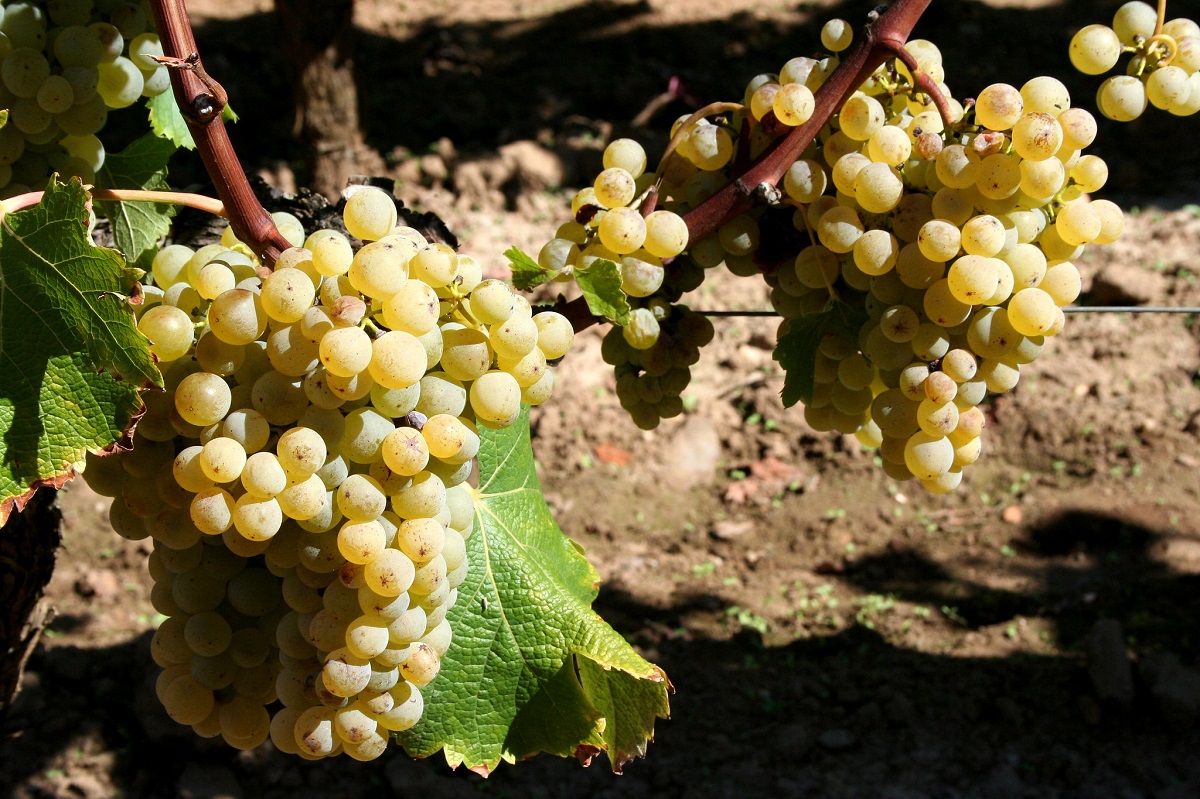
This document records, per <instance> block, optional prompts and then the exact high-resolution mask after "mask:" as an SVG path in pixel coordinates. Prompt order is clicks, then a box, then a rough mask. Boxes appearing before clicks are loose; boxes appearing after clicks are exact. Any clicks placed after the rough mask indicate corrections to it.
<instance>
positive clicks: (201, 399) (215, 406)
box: [175, 372, 232, 427]
mask: <svg viewBox="0 0 1200 799" xmlns="http://www.w3.org/2000/svg"><path fill="white" fill-rule="evenodd" d="M231 400H232V394H231V392H230V390H229V384H228V383H226V382H225V380H224V379H222V378H221V377H220V376H218V375H214V374H207V373H204V372H199V373H196V374H192V375H188V376H187V377H185V378H184V379H183V380H182V381H181V382H180V383H179V385H178V387H177V388H176V389H175V409H176V410H177V411H178V412H179V415H180V416H182V417H183V418H184V420H186V421H187V422H188V423H189V424H194V425H198V426H200V427H206V426H208V425H210V424H215V423H217V422H219V421H221V420H222V419H223V418H225V414H227V413H228V412H229V406H230V402H231Z"/></svg>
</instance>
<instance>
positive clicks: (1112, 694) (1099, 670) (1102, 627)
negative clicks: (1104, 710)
mask: <svg viewBox="0 0 1200 799" xmlns="http://www.w3.org/2000/svg"><path fill="white" fill-rule="evenodd" d="M1087 670H1088V676H1089V677H1090V678H1091V680H1092V688H1093V689H1095V691H1096V696H1098V697H1100V700H1101V701H1102V702H1112V703H1114V704H1117V705H1119V706H1120V707H1123V708H1128V707H1129V706H1130V705H1131V704H1133V667H1132V666H1131V665H1130V663H1129V656H1128V655H1127V654H1126V651H1125V633H1124V632H1123V631H1122V630H1121V623H1120V622H1119V621H1117V620H1116V619H1100V620H1099V621H1097V622H1096V623H1095V624H1093V625H1092V630H1091V632H1089V633H1088V637H1087Z"/></svg>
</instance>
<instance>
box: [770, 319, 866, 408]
mask: <svg viewBox="0 0 1200 799" xmlns="http://www.w3.org/2000/svg"><path fill="white" fill-rule="evenodd" d="M866 319H867V317H866V312H865V311H863V310H862V309H861V307H853V306H851V305H849V304H847V303H844V302H839V301H837V300H831V301H830V302H829V304H827V305H826V306H825V308H824V310H822V311H819V312H818V313H811V314H805V315H804V316H799V317H796V318H795V319H792V320H791V322H790V323H789V325H788V331H787V332H786V333H784V334H783V336H782V337H780V339H779V342H778V343H777V344H776V345H775V352H774V353H773V355H772V357H774V359H775V360H777V361H779V365H780V366H782V367H783V372H784V378H783V406H784V407H785V408H790V407H792V406H793V405H795V404H796V403H797V402H804V403H808V402H811V401H812V398H813V387H814V373H815V370H816V364H817V347H818V346H819V345H820V344H821V339H822V338H824V337H825V336H826V335H827V334H829V333H838V334H841V335H843V336H845V337H846V338H848V339H850V340H851V341H857V340H858V330H859V328H860V327H862V325H863V323H864V322H865V321H866Z"/></svg>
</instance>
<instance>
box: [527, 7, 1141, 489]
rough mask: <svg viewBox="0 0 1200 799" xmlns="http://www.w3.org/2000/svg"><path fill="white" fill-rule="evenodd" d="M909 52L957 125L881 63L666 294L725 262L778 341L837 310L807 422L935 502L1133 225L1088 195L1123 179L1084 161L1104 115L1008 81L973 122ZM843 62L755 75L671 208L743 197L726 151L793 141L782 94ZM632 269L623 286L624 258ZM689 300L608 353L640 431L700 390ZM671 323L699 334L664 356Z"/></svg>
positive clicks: (663, 306)
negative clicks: (1086, 257) (726, 190)
mask: <svg viewBox="0 0 1200 799" xmlns="http://www.w3.org/2000/svg"><path fill="white" fill-rule="evenodd" d="M822 41H823V42H824V44H825V45H826V47H827V48H828V49H830V50H832V51H835V52H836V51H840V50H842V49H845V47H847V46H848V45H849V43H850V31H849V26H848V25H847V24H846V23H844V22H842V21H840V20H834V21H832V22H831V23H829V24H828V25H826V27H825V29H824V30H823V31H822ZM906 50H907V51H908V52H909V54H910V55H911V56H912V58H913V60H915V62H916V63H917V64H918V65H919V67H920V69H921V71H922V72H924V73H925V75H926V76H927V77H928V78H929V79H930V80H932V81H933V82H934V83H936V84H938V87H939V89H940V90H941V93H942V94H943V96H944V97H945V98H946V105H947V106H948V108H947V110H948V116H949V117H950V121H949V123H947V120H945V119H944V118H943V116H942V114H941V113H940V112H939V109H938V107H937V105H936V104H935V103H934V101H933V99H932V98H931V97H929V96H928V94H926V93H925V92H923V91H922V90H921V89H920V88H919V87H918V86H917V85H916V81H915V80H914V78H913V76H912V74H911V73H910V72H909V70H908V68H907V67H905V65H904V63H903V62H901V61H899V60H892V61H889V62H887V63H885V64H884V65H882V66H881V67H880V68H879V69H878V70H877V71H876V72H875V73H874V74H873V75H871V76H870V77H869V78H868V79H867V80H866V81H865V82H864V83H863V84H862V85H861V86H860V87H859V89H858V91H856V92H855V93H854V94H853V96H852V97H850V98H849V99H848V100H847V101H846V102H845V104H844V105H843V107H842V108H841V109H839V111H838V113H836V114H835V115H834V116H833V117H832V119H831V120H830V124H829V125H828V126H826V127H825V128H824V129H823V130H822V131H821V132H820V133H819V135H818V136H817V138H816V139H815V140H814V141H813V142H812V144H810V145H809V147H808V148H807V149H806V150H805V151H804V152H803V153H801V155H800V157H799V158H798V159H797V160H796V161H795V162H794V163H793V164H792V165H791V166H790V167H789V169H788V170H787V172H786V173H785V174H784V176H783V179H782V180H780V181H779V185H778V187H777V188H778V190H779V192H780V195H781V199H780V200H778V201H775V202H771V203H759V204H757V205H756V206H755V207H753V208H752V209H751V210H749V211H747V212H746V213H743V214H741V215H739V216H737V217H735V218H732V219H730V220H728V221H727V222H726V223H725V224H724V225H722V226H721V227H720V228H719V229H718V230H717V231H716V234H715V235H711V236H708V237H706V238H704V239H701V240H698V241H690V242H687V243H686V245H685V249H684V250H683V251H681V252H679V253H678V254H677V255H676V257H675V258H674V260H673V261H671V262H669V263H668V264H666V265H665V271H666V275H665V276H664V277H663V278H662V279H661V281H660V284H659V285H661V286H662V287H666V286H669V285H670V284H671V282H672V279H673V278H675V279H677V280H679V281H681V282H682V283H684V284H685V289H684V290H685V291H686V290H690V289H691V288H695V287H696V285H698V283H699V281H698V280H695V279H694V278H693V277H692V276H693V275H694V274H696V273H697V272H701V273H702V271H703V270H707V269H712V268H716V267H719V266H721V265H725V266H727V267H728V268H729V270H730V271H731V272H733V273H734V274H735V275H739V276H750V275H756V274H762V275H763V276H764V278H765V280H766V281H767V283H768V285H769V286H770V287H771V294H770V300H771V304H772V306H773V307H774V309H775V310H776V311H777V312H778V313H779V315H780V316H782V317H783V322H782V323H781V325H780V328H779V335H780V337H781V338H783V337H785V336H786V335H787V334H788V332H789V330H791V329H792V328H793V325H794V324H798V322H795V321H793V320H800V321H803V322H807V320H808V319H811V318H812V317H813V315H814V314H819V313H822V312H824V311H826V310H827V309H829V308H830V307H833V306H837V307H838V308H839V309H840V310H836V311H835V312H834V313H835V314H836V315H837V318H838V319H841V320H843V324H842V327H843V328H844V329H843V330H842V332H830V333H828V334H826V335H825V336H824V338H823V339H821V340H820V342H819V346H817V347H816V351H815V352H812V353H808V357H810V358H811V359H812V360H811V361H810V363H811V377H812V384H813V386H814V388H813V392H812V397H811V399H809V400H808V401H807V402H806V406H805V410H804V413H805V419H806V420H807V421H808V423H809V425H810V426H812V427H813V428H815V429H817V430H822V431H828V430H837V431H839V432H842V433H845V434H854V435H856V436H857V437H858V439H859V440H860V441H861V442H862V443H863V444H864V445H865V446H867V447H870V448H878V449H879V451H880V456H881V457H880V459H881V461H882V463H883V468H884V470H885V471H886V473H887V474H888V475H889V476H890V477H892V478H894V479H897V480H907V479H912V478H917V479H919V480H920V482H921V483H922V484H923V485H924V486H925V487H926V488H928V489H929V490H930V491H933V492H939V493H940V492H946V491H950V490H953V489H954V488H955V487H956V486H957V485H958V484H959V482H960V481H961V479H962V470H963V468H964V467H966V466H968V465H970V464H971V463H974V462H975V460H976V459H977V458H978V457H979V455H980V452H981V450H982V438H981V434H982V431H983V427H984V422H985V415H984V413H983V411H982V410H981V409H980V408H979V407H978V406H979V404H980V403H981V402H982V401H983V400H984V399H985V397H986V396H987V394H988V393H989V392H991V393H1001V392H1005V391H1009V390H1011V389H1013V388H1014V387H1015V386H1016V384H1017V381H1018V380H1019V377H1020V372H1021V366H1022V365H1024V364H1028V363H1030V362H1031V361H1033V360H1034V359H1035V358H1036V357H1037V356H1038V355H1039V354H1040V353H1041V351H1042V349H1043V347H1044V346H1045V342H1046V339H1047V338H1049V337H1051V336H1054V335H1057V334H1058V333H1059V332H1060V331H1061V330H1062V328H1063V324H1064V322H1065V315H1064V313H1063V310H1062V308H1063V307H1064V306H1066V305H1068V304H1070V303H1071V302H1073V301H1074V300H1075V299H1076V298H1077V297H1078V295H1079V292H1080V276H1079V271H1078V270H1077V269H1076V267H1075V264H1074V262H1075V261H1076V260H1077V259H1078V258H1079V257H1080V256H1081V255H1082V254H1083V251H1084V247H1085V246H1086V245H1088V244H1106V243H1109V242H1112V241H1114V240H1115V239H1116V238H1117V237H1118V236H1119V235H1120V234H1121V232H1122V230H1123V228H1124V216H1123V215H1122V213H1121V211H1120V209H1119V208H1118V207H1117V206H1116V205H1114V204H1113V203H1111V202H1108V201H1106V200H1091V199H1090V198H1089V196H1088V195H1089V194H1090V193H1092V192H1095V191H1098V190H1099V189H1100V188H1102V187H1103V185H1104V183H1105V182H1106V180H1107V177H1108V169H1107V166H1106V165H1105V163H1104V161H1103V160H1102V159H1100V158H1098V157H1096V156H1094V155H1086V154H1084V153H1083V150H1084V149H1085V148H1087V147H1088V146H1089V145H1090V144H1091V143H1092V141H1093V139H1094V138H1095V136H1096V121H1095V119H1094V118H1093V116H1092V115H1091V114H1090V113H1089V112H1088V111H1086V110H1085V109H1082V108H1077V107H1072V105H1071V98H1070V95H1069V93H1068V92H1067V89H1066V87H1064V86H1063V85H1062V83H1061V82H1059V81H1057V80H1055V79H1053V78H1049V77H1038V78H1034V79H1032V80H1030V81H1029V82H1027V83H1026V84H1025V85H1024V86H1022V87H1021V88H1020V89H1017V88H1015V87H1012V86H1008V85H1006V84H994V85H992V86H988V87H987V88H985V89H984V90H983V91H982V92H980V93H979V95H978V97H977V98H976V100H975V101H974V103H973V104H970V103H969V104H968V106H967V107H966V108H964V106H963V105H962V104H961V103H959V102H958V101H956V100H955V99H954V98H953V97H952V95H951V92H950V89H949V87H947V86H946V85H945V83H944V79H945V71H944V68H943V65H942V58H941V53H940V52H939V51H938V49H937V47H936V46H934V45H933V44H932V43H930V42H928V41H925V40H913V41H910V42H909V43H908V44H907V45H906ZM836 65H837V58H836V56H832V55H831V56H829V57H827V58H824V59H814V58H807V57H799V58H794V59H792V60H790V61H788V62H787V63H786V64H785V65H784V66H783V68H782V69H781V70H780V72H779V74H778V75H775V74H764V75H758V76H756V77H755V78H753V79H752V80H751V81H750V83H749V85H748V86H747V88H746V92H745V95H744V98H743V99H744V103H743V104H742V109H741V110H740V111H738V112H736V113H734V114H732V115H729V116H727V117H725V118H724V119H723V120H720V121H719V123H718V124H706V123H704V122H703V121H698V122H691V123H689V124H692V125H694V129H693V132H692V133H691V134H690V135H691V136H695V135H696V132H697V131H702V130H709V129H712V130H713V131H714V133H713V134H711V135H712V136H713V141H716V142H718V145H717V146H716V150H713V151H712V152H717V151H719V152H720V153H721V154H723V155H720V156H719V157H718V156H717V155H711V154H708V155H701V156H700V157H697V156H696V153H697V151H698V149H699V148H686V147H679V148H678V150H677V156H676V157H674V158H671V159H669V160H668V162H667V163H666V164H665V165H664V167H663V168H662V169H661V170H660V172H661V178H662V180H661V183H660V184H659V185H658V189H659V201H660V206H661V207H662V208H663V209H666V210H668V211H670V212H673V213H676V214H678V215H681V216H682V215H684V214H686V213H687V211H688V210H689V209H691V208H694V207H696V206H697V205H699V204H700V203H702V202H703V201H704V200H705V199H707V198H708V197H710V196H712V195H713V194H714V193H715V192H716V191H718V190H720V189H721V188H723V187H724V186H725V185H726V184H728V182H729V181H730V180H731V179H732V177H734V172H733V169H734V167H733V164H732V161H731V160H730V158H727V157H725V155H729V154H731V153H733V152H735V151H737V150H738V149H739V148H742V147H745V148H746V150H747V152H748V153H749V155H750V157H751V158H754V157H757V155H758V154H760V153H762V152H764V151H765V150H766V149H767V148H769V147H771V146H772V145H773V144H774V143H775V142H776V141H777V140H778V139H779V138H780V137H782V136H786V135H787V134H788V132H789V131H790V130H791V127H792V126H791V124H790V122H787V121H786V120H785V119H784V117H785V116H787V114H788V113H789V112H788V110H787V108H786V107H785V108H780V107H779V105H778V100H779V98H780V97H785V96H788V97H792V96H804V97H807V96H808V95H810V94H812V93H813V92H815V91H816V90H817V89H818V88H820V86H821V85H822V84H823V83H824V82H825V80H826V79H827V78H828V77H829V75H830V74H832V72H833V70H834V69H835V68H836ZM793 87H803V88H804V89H805V92H807V93H808V94H805V92H801V91H800V90H799V89H798V88H793ZM768 97H769V98H770V99H771V102H769V103H768V102H767V98H768ZM756 98H757V99H756ZM810 113H811V112H810ZM801 116H803V115H801ZM804 118H805V119H807V118H808V117H804ZM685 122H686V119H685V120H681V121H680V122H678V123H676V124H677V126H679V125H682V124H684V123H685ZM779 122H784V124H778V123H779ZM684 135H685V136H686V135H688V134H687V132H686V130H685V131H684ZM742 136H748V137H749V140H748V141H746V142H740V141H739V138H741V137H742ZM680 138H681V137H680V136H678V135H677V137H676V139H677V140H679V139H680ZM727 138H728V141H726V139H727ZM618 144H619V145H621V146H622V147H628V145H625V144H623V143H622V142H614V146H615V145H618ZM710 155H711V157H710ZM680 156H681V157H680ZM588 191H592V190H587V189H585V190H584V192H585V193H586V192H588ZM578 205H580V203H579V198H577V206H578ZM572 224H573V223H567V225H565V226H564V228H560V236H561V235H562V231H563V230H564V229H567V228H569V226H570V225H572ZM685 227H686V226H685ZM603 243H604V239H603V238H601V244H603ZM552 246H554V243H553V242H552V243H551V245H548V247H552ZM593 246H594V245H593ZM581 252H582V251H581ZM622 268H623V275H624V274H625V273H624V269H625V262H624V261H622ZM686 286H690V288H687V287H686ZM626 291H627V293H628V292H629V288H627V289H626ZM658 291H659V292H660V294H661V293H662V292H663V289H661V288H660V289H658ZM679 298H680V297H679V295H678V294H673V295H668V296H659V295H650V297H649V300H648V301H645V304H644V306H643V307H640V308H638V309H637V310H635V311H634V313H633V315H632V317H631V321H630V324H629V325H627V326H626V327H625V328H624V329H623V330H622V331H621V334H620V335H617V334H616V332H615V331H614V332H611V333H610V334H609V335H608V336H607V337H606V339H605V348H604V357H605V359H606V360H607V361H608V362H609V363H611V364H613V365H614V366H616V367H617V389H618V395H619V396H620V398H621V401H622V404H623V405H624V406H625V407H626V408H627V409H629V410H630V412H631V414H632V415H633V416H634V419H635V421H636V422H637V423H638V424H639V425H640V426H643V427H652V426H653V425H654V424H657V419H658V416H668V415H671V414H673V413H675V412H677V408H678V404H677V402H676V400H675V399H672V396H674V395H673V392H674V391H675V390H676V389H677V387H678V384H679V383H680V382H684V384H686V382H685V381H684V380H683V375H682V374H681V373H680V371H679V370H680V367H682V366H684V365H690V362H691V359H692V358H693V357H694V353H693V352H692V349H694V347H692V348H689V347H688V346H681V345H680V342H681V341H682V342H683V344H684V345H688V344H691V345H695V346H698V345H699V344H701V343H703V341H704V340H705V339H706V338H711V328H709V329H708V330H702V329H701V326H700V325H699V324H698V323H696V322H694V321H691V320H690V319H689V317H695V316H697V315H696V314H686V313H683V314H675V313H672V312H670V311H668V310H667V308H668V307H669V306H667V302H668V301H669V302H676V301H678V300H679ZM673 319H679V320H680V321H679V323H678V324H677V329H679V330H682V329H685V328H690V329H691V330H693V331H695V332H693V333H691V334H688V333H684V334H682V335H672V336H671V337H670V339H669V344H668V346H666V347H661V348H660V347H656V346H655V344H656V341H657V338H658V336H660V335H661V330H662V329H663V328H664V327H665V325H666V324H667V323H668V320H673ZM855 319H857V320H860V321H854V322H850V321H846V320H855ZM851 324H852V325H853V326H850V325H851ZM656 414H657V415H656Z"/></svg>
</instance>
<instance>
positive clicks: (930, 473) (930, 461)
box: [904, 430, 954, 480]
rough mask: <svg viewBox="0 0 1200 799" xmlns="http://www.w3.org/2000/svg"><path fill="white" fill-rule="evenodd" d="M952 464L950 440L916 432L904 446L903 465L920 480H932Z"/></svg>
mask: <svg viewBox="0 0 1200 799" xmlns="http://www.w3.org/2000/svg"><path fill="white" fill-rule="evenodd" d="M953 464H954V445H953V444H951V443H950V439H948V438H946V437H945V436H941V435H932V434H930V433H927V432H925V431H923V430H922V431H918V432H916V433H913V434H912V436H910V437H909V439H908V442H907V443H906V444H905V445H904V465H905V466H907V467H908V469H909V471H911V472H912V473H913V475H914V476H916V477H917V478H919V479H921V480H933V479H935V478H937V477H940V476H941V475H943V474H945V473H946V472H947V471H949V470H950V467H951V466H952V465H953Z"/></svg>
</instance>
